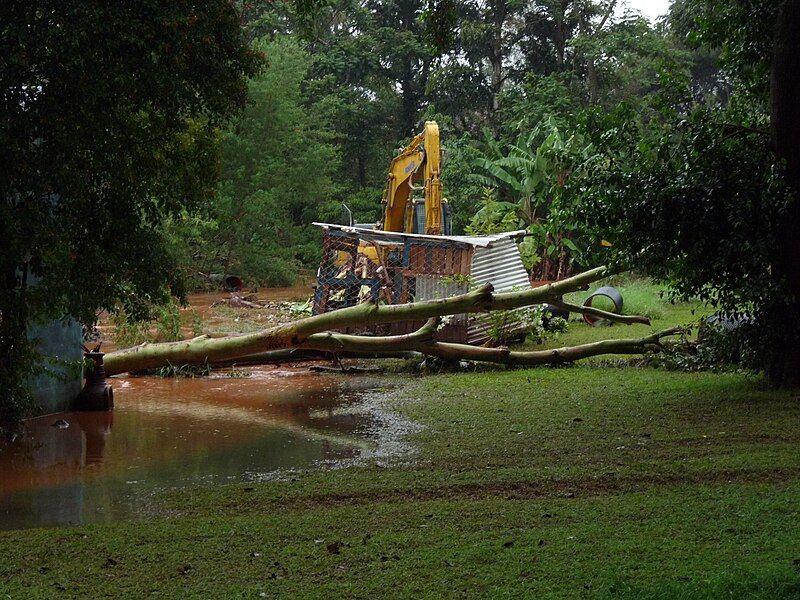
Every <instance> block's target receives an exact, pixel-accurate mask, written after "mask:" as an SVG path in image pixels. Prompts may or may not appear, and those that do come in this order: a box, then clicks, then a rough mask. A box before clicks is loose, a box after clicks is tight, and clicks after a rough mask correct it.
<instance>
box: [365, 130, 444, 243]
mask: <svg viewBox="0 0 800 600" xmlns="http://www.w3.org/2000/svg"><path fill="white" fill-rule="evenodd" d="M441 162H442V152H441V147H440V145H439V125H437V123H436V121H426V122H425V129H424V130H423V131H422V133H420V134H419V135H417V136H415V137H414V139H413V140H411V143H410V144H409V145H408V146H406V147H405V148H403V150H402V151H401V152H400V154H398V155H397V156H395V157H394V159H392V162H391V164H390V165H389V174H388V176H387V182H386V190H385V191H384V194H383V200H382V204H383V218H382V220H381V223H379V225H380V228H381V229H383V230H384V231H401V232H405V233H426V234H429V235H441V234H442V233H449V231H445V230H446V229H447V227H446V223H445V221H449V219H445V215H444V212H443V205H444V204H445V201H444V200H443V199H442V179H441ZM420 184H421V185H420ZM414 191H422V192H423V194H424V198H423V199H421V200H419V199H417V200H415V199H414V194H413V192H414ZM421 209H422V210H424V231H422V229H423V225H422V223H421V222H420V221H421V218H420V216H419V211H420V210H421Z"/></svg>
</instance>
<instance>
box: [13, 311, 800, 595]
mask: <svg viewBox="0 0 800 600" xmlns="http://www.w3.org/2000/svg"><path fill="white" fill-rule="evenodd" d="M659 309H660V310H663V311H664V313H663V316H662V318H661V319H659V320H658V321H659V322H658V324H654V326H655V327H657V328H662V325H661V324H660V322H661V321H663V322H664V323H669V324H670V325H671V324H675V323H679V322H681V319H683V318H684V317H687V316H691V310H692V309H693V307H692V306H691V305H681V306H677V307H671V306H669V305H665V307H663V308H661V307H659ZM642 330H647V328H646V327H642V328H636V329H634V328H633V327H612V328H603V330H600V331H602V332H603V333H604V334H605V335H606V336H608V334H609V333H612V334H615V333H616V332H617V331H623V332H626V335H625V337H629V336H631V334H633V335H639V332H640V331H642ZM597 331H598V329H596V328H588V327H583V328H581V327H579V326H573V327H572V328H571V330H570V332H569V333H567V334H565V336H563V337H562V339H561V340H560V342H563V341H564V338H566V337H567V336H574V339H576V340H578V339H584V340H587V339H588V338H590V337H591V336H594V335H596V333H595V332H597ZM402 382H403V384H404V385H403V386H402V387H400V388H397V389H395V390H393V391H390V392H386V393H385V394H384V396H383V398H382V400H381V403H382V404H384V405H385V406H386V407H388V408H390V409H392V410H393V411H395V412H397V413H401V414H402V415H403V416H404V417H407V418H411V419H413V420H415V421H417V422H419V423H421V424H423V425H424V428H423V429H422V430H421V431H420V432H419V433H417V434H415V435H414V436H413V441H414V445H415V448H416V452H415V454H414V455H413V456H412V457H405V458H403V459H401V460H399V461H389V462H386V463H385V464H384V463H382V464H379V465H378V464H376V465H371V466H364V467H354V468H347V469H340V470H333V471H324V472H320V471H307V472H301V473H296V474H294V475H291V476H287V477H286V478H285V479H283V480H280V481H273V482H267V483H260V484H248V485H244V484H239V485H232V486H223V487H216V488H209V489H203V490H198V491H194V492H191V493H189V492H185V491H181V492H173V493H171V494H168V495H167V496H166V497H165V499H164V506H165V508H168V509H169V510H170V511H171V512H170V514H174V515H177V516H173V517H170V518H167V517H152V518H148V519H146V520H143V521H141V522H136V523H120V524H116V525H97V526H85V527H79V528H75V529H52V530H33V531H21V532H5V533H0V553H2V556H3V557H4V558H3V561H2V563H0V594H6V595H9V596H30V597H48V598H49V597H53V596H57V595H67V596H70V595H72V596H74V595H78V596H87V597H99V596H103V595H113V596H131V597H140V596H144V595H149V594H153V593H158V594H160V595H162V596H167V597H173V596H197V597H200V596H202V597H259V596H261V595H262V594H263V595H265V596H267V597H270V596H285V597H303V598H306V597H309V598H332V597H358V598H375V597H406V598H418V597H423V598H441V597H487V598H505V597H563V598H574V597H600V598H721V597H735V598H798V597H800V501H799V500H798V498H800V460H798V457H800V395H798V394H797V393H790V392H775V391H771V390H769V389H767V388H766V387H765V386H764V384H763V383H762V382H761V380H759V379H758V378H755V377H752V376H748V375H745V374H740V373H724V374H713V373H691V374H687V373H671V372H663V371H658V370H654V369H646V368H634V367H625V368H609V367H603V366H597V365H595V366H583V367H571V368H570V367H566V368H545V369H532V370H516V371H497V372H486V373H471V374H452V375H438V376H430V377H425V378H416V379H408V378H406V379H403V380H402Z"/></svg>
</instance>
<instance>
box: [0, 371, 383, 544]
mask: <svg viewBox="0 0 800 600" xmlns="http://www.w3.org/2000/svg"><path fill="white" fill-rule="evenodd" d="M245 373H249V374H250V376H249V377H242V378H231V377H219V378H197V379H160V378H155V377H127V378H113V379H111V380H110V381H111V383H112V384H113V386H114V399H115V403H116V408H115V410H114V411H112V412H83V413H81V412H73V413H62V414H56V415H48V416H45V417H40V418H38V419H33V420H30V421H26V422H25V423H23V424H22V425H21V426H20V427H19V429H18V430H17V431H15V432H14V433H12V434H10V435H8V436H7V437H6V438H5V439H2V440H0V528H2V529H9V528H14V529H18V528H25V527H37V526H48V525H66V524H79V523H87V522H98V521H109V520H115V519H121V518H130V517H134V518H135V517H137V516H142V515H146V514H150V513H154V512H155V513H157V512H159V511H160V510H161V508H160V505H159V497H160V495H161V493H162V492H163V491H164V490H166V489H171V488H187V489H189V490H190V489H191V487H192V486H196V485H209V484H215V483H226V482H235V481H248V480H261V479H267V478H270V477H275V476H276V473H277V474H280V473H284V474H285V473H286V472H289V471H291V470H293V469H302V468H306V467H312V466H324V465H335V464H341V463H343V462H347V461H352V460H358V459H359V458H364V457H369V456H375V455H376V454H377V455H380V453H381V452H383V451H384V450H385V449H381V448H380V446H381V445H382V444H383V442H384V441H385V440H383V439H382V438H385V437H386V435H387V431H389V430H390V429H391V428H392V426H391V423H390V422H391V421H392V420H393V419H392V417H391V416H390V415H387V414H384V413H381V412H380V410H378V409H376V407H375V406H374V405H372V404H370V401H369V400H368V397H369V394H368V392H370V391H371V390H375V389H376V387H378V386H379V385H380V384H381V382H380V381H379V380H377V379H375V378H367V377H347V378H344V377H340V376H335V375H318V374H309V373H307V372H305V371H303V372H299V371H292V370H288V369H269V368H264V367H261V368H254V369H252V370H245ZM395 425H396V423H395ZM390 445H391V444H390Z"/></svg>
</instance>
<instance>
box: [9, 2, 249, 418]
mask: <svg viewBox="0 0 800 600" xmlns="http://www.w3.org/2000/svg"><path fill="white" fill-rule="evenodd" d="M0 56H2V57H3V61H2V67H1V68H0V89H2V90H3V92H2V100H1V102H2V104H1V105H0V106H1V107H2V108H0V111H2V118H1V119H0V163H1V164H2V165H3V168H2V169H0V240H2V242H1V243H2V244H3V248H2V251H0V389H2V390H3V392H2V396H1V397H0V410H2V409H5V410H6V413H8V412H9V411H10V410H12V409H14V408H17V409H19V408H20V407H21V406H22V405H24V398H25V396H26V381H27V380H28V377H29V376H30V374H31V373H32V372H33V371H34V370H35V366H34V365H35V364H36V361H35V358H36V356H35V351H34V348H33V347H32V345H31V344H30V342H29V341H28V340H27V335H26V330H27V328H28V325H29V324H30V323H32V322H36V321H42V320H47V319H58V318H62V317H65V316H66V315H74V316H76V317H78V318H80V319H81V320H83V321H84V322H91V321H93V319H94V318H95V314H96V312H97V311H98V310H100V309H112V308H114V306H115V305H116V304H117V303H118V302H123V303H127V304H128V305H129V306H131V305H133V304H135V303H136V301H137V300H141V299H147V298H155V297H159V296H161V295H163V294H164V293H166V289H167V286H168V285H171V286H172V291H173V292H175V293H179V292H180V289H181V287H180V282H178V281H175V278H174V277H173V273H174V262H173V260H172V259H171V257H170V251H169V249H168V248H167V247H166V245H165V244H164V243H163V242H164V238H163V232H162V230H161V228H160V224H161V221H162V219H163V217H164V216H165V215H170V214H177V213H179V212H180V211H181V210H182V209H184V208H186V207H187V206H188V207H191V206H192V205H194V204H195V203H197V202H198V201H199V200H201V199H202V198H204V197H205V196H206V194H208V193H209V191H210V188H211V187H212V185H213V179H214V174H215V172H216V168H215V164H216V160H215V156H216V154H215V139H216V126H217V124H218V123H220V122H221V121H223V120H224V119H226V118H228V117H229V116H230V115H231V114H233V113H234V112H235V111H236V110H237V109H238V108H240V107H241V106H242V105H243V104H244V101H245V97H246V87H245V75H246V74H248V73H252V72H254V70H255V69H256V67H257V63H258V57H257V55H256V53H254V52H252V51H251V50H250V49H249V48H248V47H247V46H246V45H245V43H244V38H243V35H242V31H241V29H240V24H239V15H238V14H237V13H236V11H235V10H234V8H233V7H232V5H231V4H230V2H228V1H227V0H209V1H208V2H205V3H202V4H199V5H198V4H196V3H193V2H188V1H184V0H178V1H175V0H169V1H166V0H145V1H143V2H138V3H136V4H109V3H106V2H96V1H84V0H81V1H68V0H67V1H62V0H58V1H55V0H52V1H50V0H40V1H37V2H29V1H27V0H26V1H22V0H9V1H8V2H4V3H3V4H2V6H0ZM33 277H36V278H37V279H38V284H37V285H36V286H35V287H31V286H30V282H31V280H32V278H33Z"/></svg>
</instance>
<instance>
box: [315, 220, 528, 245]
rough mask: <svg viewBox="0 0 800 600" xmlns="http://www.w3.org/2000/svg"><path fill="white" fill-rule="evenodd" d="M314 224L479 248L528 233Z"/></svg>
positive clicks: (350, 230) (359, 233)
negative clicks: (403, 230) (440, 231)
mask: <svg viewBox="0 0 800 600" xmlns="http://www.w3.org/2000/svg"><path fill="white" fill-rule="evenodd" d="M312 225H316V226H317V227H322V228H323V229H338V230H339V231H344V232H345V233H353V234H356V235H363V234H365V233H368V234H370V235H371V236H377V237H385V238H387V239H391V238H395V239H402V238H414V239H422V240H435V241H442V240H452V241H454V242H460V243H462V244H469V245H470V246H475V247H478V248H488V247H490V246H492V245H494V243H495V242H499V241H501V240H507V239H511V238H515V237H519V236H521V235H524V234H525V233H526V232H525V230H524V229H520V230H518V231H506V232H503V233H494V234H492V235H424V234H421V233H401V232H399V231H383V230H381V229H369V228H366V227H355V226H353V227H351V226H349V225H336V224H334V223H317V222H314V223H312Z"/></svg>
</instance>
